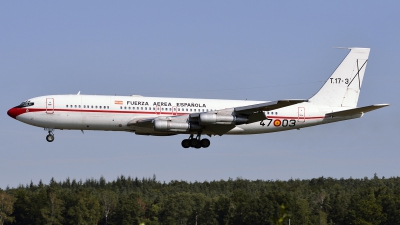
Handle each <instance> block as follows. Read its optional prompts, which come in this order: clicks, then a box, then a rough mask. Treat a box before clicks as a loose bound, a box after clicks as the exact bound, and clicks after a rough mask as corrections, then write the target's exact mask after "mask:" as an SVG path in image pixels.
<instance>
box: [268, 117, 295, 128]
mask: <svg viewBox="0 0 400 225" xmlns="http://www.w3.org/2000/svg"><path fill="white" fill-rule="evenodd" d="M267 120H268V124H265V123H264V120H262V121H261V122H260V125H261V126H265V125H266V126H267V127H269V126H270V125H271V124H273V125H274V126H275V127H279V126H282V127H294V126H296V120H287V119H284V120H278V119H276V120H273V119H267ZM272 121H274V122H273V123H272Z"/></svg>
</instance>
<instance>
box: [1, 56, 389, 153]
mask: <svg viewBox="0 0 400 225" xmlns="http://www.w3.org/2000/svg"><path fill="white" fill-rule="evenodd" d="M346 49H348V50H350V51H349V53H348V54H347V56H346V57H345V59H344V60H343V61H342V62H341V64H340V65H339V66H338V67H337V68H336V70H335V71H334V72H333V74H332V75H331V76H330V77H329V78H328V79H327V80H326V82H325V83H324V85H323V86H322V88H321V89H320V90H319V91H318V92H317V93H316V94H315V95H314V96H312V97H311V98H309V99H282V100H277V101H248V100H245V101H244V100H221V99H190V98H161V97H143V96H140V95H131V96H98V95H81V94H80V92H78V94H74V95H48V96H41V97H35V98H31V99H29V100H26V101H24V102H22V103H21V104H20V105H18V106H15V107H13V108H11V109H10V110H8V112H7V114H8V115H9V116H10V117H12V118H14V119H16V120H19V121H21V122H23V123H27V124H29V125H33V126H37V127H41V128H44V129H45V130H46V131H48V135H47V136H46V140H47V141H48V142H52V141H54V133H53V131H54V130H55V129H58V130H64V129H65V130H81V131H82V132H83V131H84V130H103V131H126V132H133V133H135V134H137V135H151V136H170V135H177V134H186V135H189V137H188V138H186V139H184V140H182V142H181V145H182V147H183V148H189V147H192V148H207V147H209V146H210V140H209V139H207V138H201V136H202V135H208V136H209V137H212V136H216V135H218V136H222V135H245V134H261V133H270V132H278V131H286V130H292V129H300V128H304V127H310V126H316V125H321V124H327V123H333V122H338V121H343V120H349V119H355V118H360V117H362V116H363V115H364V113H366V112H370V111H372V110H376V109H379V108H382V107H386V106H389V104H375V105H369V106H364V107H357V102H358V97H359V95H360V90H361V84H362V81H363V78H364V73H365V69H366V65H367V61H368V56H369V53H370V49H369V48H346Z"/></svg>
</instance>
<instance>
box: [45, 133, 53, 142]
mask: <svg viewBox="0 0 400 225" xmlns="http://www.w3.org/2000/svg"><path fill="white" fill-rule="evenodd" d="M46 140H47V141H48V142H53V141H54V135H51V134H48V135H47V136H46Z"/></svg>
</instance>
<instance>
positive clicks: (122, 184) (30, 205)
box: [0, 174, 400, 225]
mask: <svg viewBox="0 0 400 225" xmlns="http://www.w3.org/2000/svg"><path fill="white" fill-rule="evenodd" d="M289 220H290V221H291V222H290V224H292V225H293V224H302V225H307V224H310V225H311V224H313V225H315V224H319V225H327V224H332V225H333V224H356V225H357V224H358V225H378V224H380V225H384V224H387V225H393V224H399V223H400V178H399V177H391V178H384V177H382V178H379V177H378V176H377V175H376V174H375V175H374V177H373V178H372V179H368V178H367V177H365V178H364V179H352V178H349V179H333V178H324V177H320V178H315V179H311V180H299V179H296V180H293V179H290V180H288V181H279V180H276V181H262V180H256V181H250V180H246V179H241V178H237V179H235V180H233V179H229V180H226V181H224V180H220V181H211V182H207V181H205V182H185V181H171V182H169V183H165V182H160V181H157V180H156V177H155V176H153V178H143V179H138V178H131V177H124V176H120V177H118V179H117V180H115V181H112V182H107V181H106V180H105V179H104V178H103V177H101V178H100V179H99V180H95V179H88V180H86V181H84V182H83V181H76V180H72V181H71V180H70V179H67V180H65V181H62V182H56V181H55V180H54V179H52V180H51V181H50V183H49V184H47V185H45V184H43V183H42V182H41V181H40V182H39V183H38V184H33V183H31V184H29V185H26V186H24V185H20V186H19V187H18V188H7V189H6V190H0V224H21V225H22V224H24V225H28V224H110V225H111V224H142V225H143V224H149V225H156V224H199V225H200V224H210V225H211V224H232V225H234V224H235V225H237V224H253V225H256V224H260V225H261V224H271V225H272V224H285V225H286V224H289Z"/></svg>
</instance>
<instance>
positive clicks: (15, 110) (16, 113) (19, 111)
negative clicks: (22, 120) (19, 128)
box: [7, 107, 25, 119]
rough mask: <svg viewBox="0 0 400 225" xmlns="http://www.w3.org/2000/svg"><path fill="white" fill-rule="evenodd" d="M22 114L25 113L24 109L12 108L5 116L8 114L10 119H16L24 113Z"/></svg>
mask: <svg viewBox="0 0 400 225" xmlns="http://www.w3.org/2000/svg"><path fill="white" fill-rule="evenodd" d="M24 112H25V110H24V109H21V108H15V107H14V108H11V109H9V110H8V111H7V114H8V115H9V116H10V117H12V118H14V119H17V116H19V115H21V114H22V113H24Z"/></svg>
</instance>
